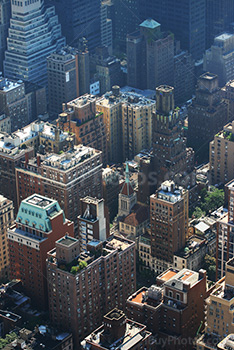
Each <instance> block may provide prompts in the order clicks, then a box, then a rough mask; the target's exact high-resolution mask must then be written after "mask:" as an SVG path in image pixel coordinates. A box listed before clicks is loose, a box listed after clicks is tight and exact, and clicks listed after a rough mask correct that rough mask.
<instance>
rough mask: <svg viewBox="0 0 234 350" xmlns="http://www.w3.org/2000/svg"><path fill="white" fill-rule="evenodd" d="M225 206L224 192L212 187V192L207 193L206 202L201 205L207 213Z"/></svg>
mask: <svg viewBox="0 0 234 350" xmlns="http://www.w3.org/2000/svg"><path fill="white" fill-rule="evenodd" d="M223 204H224V191H223V190H219V189H218V188H215V187H212V188H211V191H209V192H207V194H206V196H205V198H204V201H203V203H202V205H201V209H202V210H204V211H205V212H206V213H208V212H209V211H214V210H215V209H217V208H219V207H221V206H222V205H223Z"/></svg>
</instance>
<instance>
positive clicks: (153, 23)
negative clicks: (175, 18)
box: [140, 18, 161, 29]
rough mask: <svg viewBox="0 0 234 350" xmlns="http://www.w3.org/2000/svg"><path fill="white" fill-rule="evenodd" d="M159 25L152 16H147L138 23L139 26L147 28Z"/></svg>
mask: <svg viewBox="0 0 234 350" xmlns="http://www.w3.org/2000/svg"><path fill="white" fill-rule="evenodd" d="M160 26H161V24H160V23H158V22H156V21H155V20H153V19H152V18H148V19H146V20H145V21H144V22H142V23H141V24H140V27H144V28H149V29H155V28H157V27H160Z"/></svg>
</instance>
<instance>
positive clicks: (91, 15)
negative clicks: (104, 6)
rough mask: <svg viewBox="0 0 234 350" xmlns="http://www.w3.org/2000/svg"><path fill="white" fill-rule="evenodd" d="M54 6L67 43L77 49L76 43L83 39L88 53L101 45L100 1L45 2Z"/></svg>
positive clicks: (47, 0) (70, 0)
mask: <svg viewBox="0 0 234 350" xmlns="http://www.w3.org/2000/svg"><path fill="white" fill-rule="evenodd" d="M45 2H46V3H48V4H50V5H54V6H55V10H56V13H57V15H58V18H59V22H60V23H61V26H62V33H63V35H64V36H65V37H66V40H67V43H68V44H69V45H72V46H76V47H78V41H79V39H81V38H82V37H85V38H86V39H87V41H88V48H89V51H93V50H94V48H95V47H96V46H98V45H100V43H101V1H100V0H87V1H84V2H83V1H77V0H45Z"/></svg>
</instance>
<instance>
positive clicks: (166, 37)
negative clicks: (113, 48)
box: [127, 19, 174, 90]
mask: <svg viewBox="0 0 234 350" xmlns="http://www.w3.org/2000/svg"><path fill="white" fill-rule="evenodd" d="M139 28H140V30H139V32H134V33H132V34H129V35H128V36H127V62H128V76H127V84H128V85H129V86H132V87H135V88H138V89H151V90H154V89H155V87H156V86H159V85H162V84H167V85H173V82H174V36H173V35H172V34H171V33H168V32H163V31H161V24H160V23H158V22H156V21H154V20H152V19H147V20H145V21H144V22H142V23H141V24H140V25H139Z"/></svg>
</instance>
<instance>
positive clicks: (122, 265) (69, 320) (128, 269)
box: [47, 235, 136, 348]
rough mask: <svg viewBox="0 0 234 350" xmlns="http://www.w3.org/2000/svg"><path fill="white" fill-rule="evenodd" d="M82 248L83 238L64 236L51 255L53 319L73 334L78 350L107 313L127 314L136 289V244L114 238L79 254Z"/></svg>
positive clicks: (90, 246) (89, 246) (51, 312)
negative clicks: (128, 299) (116, 308)
mask: <svg viewBox="0 0 234 350" xmlns="http://www.w3.org/2000/svg"><path fill="white" fill-rule="evenodd" d="M78 246H79V241H78V240H76V239H73V238H71V237H69V236H67V237H63V238H62V239H60V240H58V241H57V242H56V247H55V248H54V249H53V250H52V251H50V252H49V253H48V256H47V276H48V281H50V282H49V283H48V290H49V309H50V317H51V320H52V322H53V324H54V325H55V326H56V327H58V328H59V329H63V330H66V329H67V330H68V329H69V330H70V331H71V332H72V333H73V337H74V341H75V346H76V348H78V343H79V342H80V341H81V340H82V339H84V337H86V336H87V335H88V334H89V333H90V332H92V331H93V330H94V329H95V328H96V327H99V326H100V325H101V323H102V318H103V316H104V315H105V314H106V313H107V312H109V311H110V310H112V309H113V308H115V307H119V308H120V309H122V310H124V308H125V303H126V300H127V298H128V296H129V295H131V294H132V293H133V291H134V290H135V288H136V267H135V263H136V261H135V243H134V242H132V241H129V240H127V239H125V238H123V237H121V236H117V235H115V236H111V237H110V238H109V239H108V240H106V241H105V242H100V241H92V242H90V243H89V244H88V245H87V251H86V252H83V253H80V255H78V254H77V250H75V249H78ZM81 325H82V326H81Z"/></svg>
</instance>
